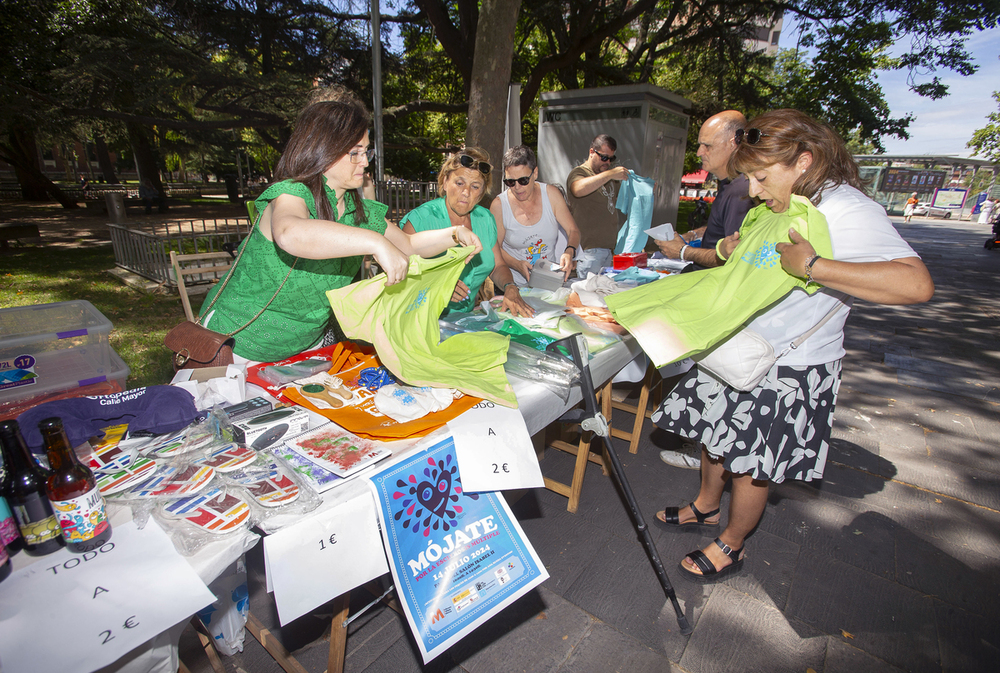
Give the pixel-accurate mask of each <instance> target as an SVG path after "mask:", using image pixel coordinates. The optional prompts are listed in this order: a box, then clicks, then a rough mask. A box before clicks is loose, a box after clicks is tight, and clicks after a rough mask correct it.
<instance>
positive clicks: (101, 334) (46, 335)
mask: <svg viewBox="0 0 1000 673" xmlns="http://www.w3.org/2000/svg"><path fill="white" fill-rule="evenodd" d="M110 333H111V322H110V321H109V320H108V319H107V318H105V317H104V316H103V315H102V314H101V312H100V311H98V310H97V309H96V308H94V305H93V304H91V303H90V302H89V301H83V300H79V301H64V302H57V303H54V304H39V305H36V306H20V307H17V308H7V309H0V418H10V417H12V416H13V415H17V414H16V413H14V411H15V410H19V411H17V413H20V411H23V410H24V409H27V408H29V407H31V406H34V405H35V404H40V403H41V402H45V401H49V400H51V399H61V398H64V397H76V396H79V395H101V394H107V393H112V392H120V391H122V390H124V389H125V380H126V379H127V378H128V374H129V369H128V366H127V365H126V364H125V363H124V362H122V360H121V358H119V357H118V354H117V353H115V352H114V350H112V348H111V345H110V343H109V341H108V336H109V334H110Z"/></svg>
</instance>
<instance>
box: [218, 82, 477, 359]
mask: <svg viewBox="0 0 1000 673" xmlns="http://www.w3.org/2000/svg"><path fill="white" fill-rule="evenodd" d="M370 123H371V119H370V118H369V115H368V112H367V111H366V110H365V109H364V107H362V106H361V105H360V104H358V103H356V102H353V101H347V102H345V101H325V102H319V103H314V104H312V105H310V106H308V107H307V108H306V109H305V110H303V111H302V113H301V114H300V115H299V118H298V120H297V121H296V123H295V130H294V131H293V132H292V135H291V137H290V138H289V140H288V145H287V146H286V147H285V151H284V153H283V154H282V155H281V159H280V160H279V161H278V166H277V168H276V169H275V178H276V179H277V180H278V182H277V183H275V184H273V185H271V186H270V187H268V188H267V189H266V190H264V193H263V194H261V195H260V197H259V198H258V199H257V201H256V204H255V205H256V210H257V213H259V215H258V219H257V222H256V226H254V228H253V230H252V231H251V232H250V235H249V236H248V237H247V238H246V239H245V240H244V241H243V243H242V245H241V246H240V253H239V256H238V257H237V259H236V261H235V262H234V263H233V266H232V267H231V268H230V270H229V273H228V275H227V276H226V277H225V278H223V279H222V280H221V281H220V282H219V283H218V285H216V286H215V288H213V290H212V291H211V292H209V294H208V297H206V299H205V303H204V304H203V308H202V314H203V323H202V324H203V325H204V326H205V327H207V328H209V329H211V330H214V331H216V332H221V333H224V334H230V333H232V332H236V334H235V340H236V345H235V347H234V348H233V352H234V353H235V354H236V355H237V356H238V357H239V358H241V361H242V360H249V361H259V362H273V361H275V360H281V359H283V358H286V357H289V356H291V355H295V354H296V353H300V352H302V351H304V350H306V349H308V348H310V347H313V346H316V345H318V344H319V343H320V342H321V340H322V338H323V335H324V333H325V331H326V329H327V325H328V324H329V323H330V319H331V317H332V311H331V309H330V302H329V301H328V300H327V298H326V294H325V293H326V291H327V290H332V289H336V288H339V287H343V286H345V285H348V284H349V283H352V282H353V281H354V280H355V277H356V276H357V275H358V272H359V270H360V269H361V263H362V261H363V258H364V256H365V255H372V256H373V257H374V258H375V261H376V262H377V263H378V265H379V266H380V267H381V268H382V269H383V270H384V271H385V274H386V283H387V284H390V285H391V284H393V283H398V282H400V281H401V280H403V279H404V278H405V277H406V272H407V268H408V266H409V255H413V254H417V255H421V256H423V257H431V256H434V255H437V254H440V253H442V252H444V251H445V250H446V249H447V248H450V247H453V246H456V245H463V246H464V245H472V246H476V247H477V248H479V247H480V243H479V239H478V238H477V237H476V235H475V234H474V233H473V232H471V231H469V230H466V229H462V230H459V229H458V228H452V229H446V230H442V231H433V232H427V233H423V234H417V235H408V234H404V233H403V232H402V231H400V230H399V229H397V228H396V227H391V226H387V222H386V219H385V214H386V211H387V208H386V206H385V205H383V204H381V203H378V202H376V201H369V200H367V199H364V198H362V196H361V194H360V193H359V188H361V187H362V185H363V183H364V178H365V168H366V167H367V166H368V162H369V161H370V160H371V159H372V158H373V155H374V150H372V149H369V147H368V126H369V124H370Z"/></svg>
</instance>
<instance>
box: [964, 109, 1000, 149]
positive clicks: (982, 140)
mask: <svg viewBox="0 0 1000 673" xmlns="http://www.w3.org/2000/svg"><path fill="white" fill-rule="evenodd" d="M993 100H995V101H996V102H997V103H1000V91H994V92H993ZM986 119H987V120H988V121H989V124H987V125H986V126H984V127H983V128H981V129H976V131H975V132H974V133H973V134H972V139H971V140H969V142H968V144H966V147H970V148H972V153H973V154H978V155H981V156H982V157H983V158H985V159H989V160H990V161H994V162H996V163H1000V112H991V113H989V114H988V115H986Z"/></svg>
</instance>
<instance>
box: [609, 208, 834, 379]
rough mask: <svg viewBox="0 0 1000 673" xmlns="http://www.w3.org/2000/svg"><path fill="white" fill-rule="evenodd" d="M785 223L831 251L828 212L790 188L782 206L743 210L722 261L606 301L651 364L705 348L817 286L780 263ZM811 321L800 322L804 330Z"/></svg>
mask: <svg viewBox="0 0 1000 673" xmlns="http://www.w3.org/2000/svg"><path fill="white" fill-rule="evenodd" d="M790 228H794V229H795V230H796V231H798V232H799V233H800V234H801V235H802V236H803V237H804V238H805V239H806V240H808V241H809V242H810V243H811V244H812V246H813V248H814V249H815V250H816V254H818V255H820V256H822V257H826V258H831V257H832V256H833V248H832V247H831V244H830V230H829V228H828V227H827V224H826V218H825V217H824V216H823V214H822V213H821V212H819V211H818V210H817V209H816V207H815V206H813V205H812V203H810V202H809V200H808V199H806V198H805V197H802V196H793V197H792V200H791V203H790V204H789V206H788V210H786V211H785V212H783V213H775V212H773V211H771V210H770V209H769V208H767V206H763V205H760V206H757V207H756V208H754V209H753V210H751V211H750V212H749V213H748V214H747V217H746V219H745V220H744V221H743V226H742V227H740V243H739V245H737V246H736V249H735V250H733V254H732V255H731V256H730V257H729V259H728V260H726V263H725V265H723V266H720V267H715V268H711V269H705V270H703V271H695V272H693V273H685V274H679V275H675V276H668V277H667V278H664V279H662V280H658V281H656V282H654V283H649V284H648V285H643V286H641V287H637V288H636V289H634V290H628V291H626V292H619V293H618V294H614V295H611V296H609V297H606V298H605V301H606V302H607V304H608V308H609V309H610V310H611V313H612V315H614V317H615V320H617V321H618V323H619V324H620V325H622V326H623V327H624V328H625V329H627V330H628V331H629V332H630V333H631V334H632V335H633V336H634V337H635V338H636V340H637V341H638V342H639V345H640V346H642V350H644V351H645V352H646V354H647V355H648V356H649V357H650V359H651V360H652V361H653V365H654V366H656V367H663V366H664V365H667V364H670V363H671V362H676V361H677V360H681V359H683V358H686V357H688V356H690V355H693V354H695V353H699V352H701V351H704V350H708V349H709V348H711V347H712V346H714V345H715V344H717V343H720V342H722V341H724V340H725V339H727V338H728V337H729V336H731V335H732V334H734V333H735V332H737V331H739V329H740V328H741V327H742V326H743V325H744V324H745V323H747V322H748V321H749V320H750V319H751V318H753V317H754V316H755V315H756V314H757V313H759V312H760V311H762V310H764V309H766V308H768V307H769V306H771V305H772V304H774V303H775V302H777V301H778V300H779V299H782V298H783V297H784V296H785V295H787V294H788V293H789V292H792V291H802V290H805V291H806V292H808V293H809V294H812V293H814V292H816V291H817V290H819V289H820V286H819V285H817V284H815V283H811V284H808V285H807V284H806V281H805V280H804V279H802V278H796V277H795V276H792V275H790V274H788V273H787V272H786V271H785V270H784V269H783V268H781V259H780V257H781V256H780V255H779V254H778V251H777V250H776V249H775V246H776V245H777V244H778V243H782V242H784V243H789V242H790V240H789V238H788V230H789V229H790ZM810 327H812V325H804V326H803V327H802V330H801V331H802V332H805V331H807V330H808V329H809V328H810Z"/></svg>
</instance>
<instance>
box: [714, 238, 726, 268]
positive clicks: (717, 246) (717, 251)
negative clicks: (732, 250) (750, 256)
mask: <svg viewBox="0 0 1000 673" xmlns="http://www.w3.org/2000/svg"><path fill="white" fill-rule="evenodd" d="M725 240H726V239H724V238H720V239H719V242H718V243H716V244H715V255H716V257H718V258H719V259H721V260H722V261H723V262H725V261H726V256H725V255H723V254H722V242H723V241H725Z"/></svg>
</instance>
